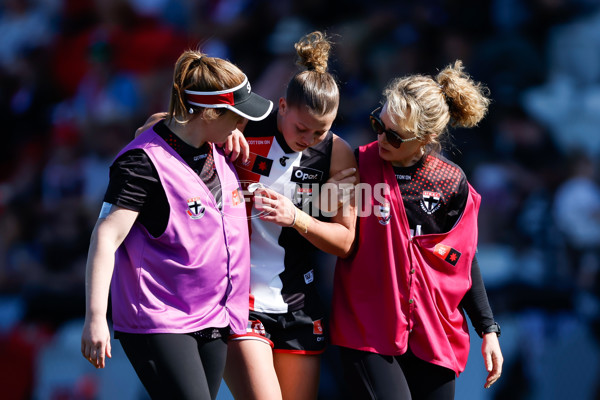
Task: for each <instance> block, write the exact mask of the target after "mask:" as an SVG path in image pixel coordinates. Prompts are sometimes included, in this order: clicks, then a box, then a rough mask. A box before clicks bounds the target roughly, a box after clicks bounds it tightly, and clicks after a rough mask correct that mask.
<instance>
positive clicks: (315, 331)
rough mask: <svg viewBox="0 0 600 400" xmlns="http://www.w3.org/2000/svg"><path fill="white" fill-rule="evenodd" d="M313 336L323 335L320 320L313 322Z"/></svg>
mask: <svg viewBox="0 0 600 400" xmlns="http://www.w3.org/2000/svg"><path fill="white" fill-rule="evenodd" d="M313 334H315V335H322V334H323V322H322V320H320V319H318V320H316V321H313Z"/></svg>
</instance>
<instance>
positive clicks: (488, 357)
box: [481, 332, 504, 389]
mask: <svg viewBox="0 0 600 400" xmlns="http://www.w3.org/2000/svg"><path fill="white" fill-rule="evenodd" d="M481 354H482V355H483V361H484V363H485V368H486V369H487V371H488V376H487V379H486V380H485V385H484V387H485V388H486V389H488V388H489V387H490V386H492V385H493V384H494V382H496V381H497V380H498V378H500V375H502V363H503V362H504V358H503V357H502V352H501V351H500V342H499V341H498V335H496V333H494V332H492V333H486V334H485V335H483V343H482V345H481Z"/></svg>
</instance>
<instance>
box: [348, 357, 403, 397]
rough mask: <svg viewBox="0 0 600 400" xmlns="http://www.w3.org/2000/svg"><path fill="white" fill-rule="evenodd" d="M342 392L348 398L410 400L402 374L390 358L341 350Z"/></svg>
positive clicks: (394, 359) (398, 365) (395, 362)
mask: <svg viewBox="0 0 600 400" xmlns="http://www.w3.org/2000/svg"><path fill="white" fill-rule="evenodd" d="M340 357H341V359H342V365H343V374H344V383H345V386H346V387H345V388H344V389H345V390H347V395H348V397H349V398H352V399H357V400H359V399H360V400H363V399H382V400H383V399H390V400H392V399H393V400H410V399H411V394H410V390H409V388H408V383H407V381H406V377H405V376H404V371H403V370H402V368H401V366H400V364H399V363H398V360H397V359H396V358H395V357H392V356H383V355H381V354H376V353H371V352H368V351H359V350H354V349H348V348H345V347H341V348H340Z"/></svg>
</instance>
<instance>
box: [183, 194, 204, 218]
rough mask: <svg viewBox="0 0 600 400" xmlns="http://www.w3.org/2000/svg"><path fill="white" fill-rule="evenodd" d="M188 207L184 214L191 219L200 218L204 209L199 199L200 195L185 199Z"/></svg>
mask: <svg viewBox="0 0 600 400" xmlns="http://www.w3.org/2000/svg"><path fill="white" fill-rule="evenodd" d="M187 206H188V209H187V210H186V214H187V215H188V216H189V217H190V218H191V219H200V218H202V217H204V212H205V211H206V207H204V205H203V204H202V202H201V201H200V197H192V198H191V199H188V200H187Z"/></svg>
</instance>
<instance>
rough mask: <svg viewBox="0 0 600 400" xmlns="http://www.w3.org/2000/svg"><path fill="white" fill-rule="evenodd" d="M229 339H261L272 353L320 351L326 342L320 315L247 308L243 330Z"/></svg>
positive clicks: (324, 324) (323, 319)
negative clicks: (281, 312)
mask: <svg viewBox="0 0 600 400" xmlns="http://www.w3.org/2000/svg"><path fill="white" fill-rule="evenodd" d="M229 340H261V341H263V342H265V343H267V344H269V345H270V346H271V347H272V348H273V351H275V352H279V353H295V354H321V353H323V352H324V351H325V347H326V346H327V343H328V341H329V340H328V337H327V332H326V323H325V318H324V317H323V315H321V314H318V315H308V314H307V313H306V312H305V310H297V311H290V312H288V313H285V314H270V313H262V312H257V311H250V319H249V321H248V328H247V330H246V333H245V334H241V335H232V336H230V337H229Z"/></svg>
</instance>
